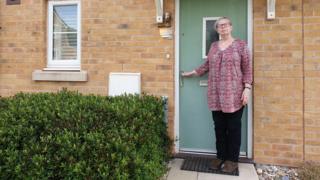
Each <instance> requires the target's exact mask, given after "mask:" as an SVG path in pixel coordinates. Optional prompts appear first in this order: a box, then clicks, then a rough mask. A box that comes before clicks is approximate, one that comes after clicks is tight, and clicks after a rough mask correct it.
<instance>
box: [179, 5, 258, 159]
mask: <svg viewBox="0 0 320 180" xmlns="http://www.w3.org/2000/svg"><path fill="white" fill-rule="evenodd" d="M247 1H248V3H247V4H248V8H247V9H248V20H247V22H248V25H247V29H248V32H247V33H248V35H247V37H248V47H249V49H250V52H252V45H253V37H252V35H253V14H252V11H253V6H252V0H247ZM179 26H180V0H175V116H174V147H175V153H179V150H180V146H179V133H180V132H179V118H180V117H179V113H180V112H179V109H180V106H179V105H180V104H179V102H180V101H179V98H180V94H179V90H180V86H179V75H180V69H179V67H180V64H179V59H180V54H179V52H180V36H179V34H180V27H179ZM252 54H253V53H251V57H252ZM252 122H253V119H252V94H251V98H250V101H249V103H248V128H247V129H248V132H247V134H248V140H247V142H248V144H247V146H248V147H247V158H252V148H253V146H252V142H253V133H252V131H253V126H252V124H253V123H252Z"/></svg>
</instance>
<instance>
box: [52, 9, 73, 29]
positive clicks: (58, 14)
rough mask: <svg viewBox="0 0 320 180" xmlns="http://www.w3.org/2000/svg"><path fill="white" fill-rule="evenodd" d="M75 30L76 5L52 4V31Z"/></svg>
mask: <svg viewBox="0 0 320 180" xmlns="http://www.w3.org/2000/svg"><path fill="white" fill-rule="evenodd" d="M76 31H77V5H56V6H53V32H76Z"/></svg>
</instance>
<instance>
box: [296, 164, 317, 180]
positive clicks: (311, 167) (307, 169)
mask: <svg viewBox="0 0 320 180" xmlns="http://www.w3.org/2000/svg"><path fill="white" fill-rule="evenodd" d="M298 174H299V178H300V179H301V180H310V179H320V164H319V163H314V162H306V163H305V164H304V165H303V166H301V167H300V168H299V171H298Z"/></svg>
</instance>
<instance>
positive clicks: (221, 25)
mask: <svg viewBox="0 0 320 180" xmlns="http://www.w3.org/2000/svg"><path fill="white" fill-rule="evenodd" d="M217 32H218V33H219V34H220V35H229V34H231V32H232V26H231V23H230V21H229V20H228V19H221V20H220V21H219V22H218V24H217Z"/></svg>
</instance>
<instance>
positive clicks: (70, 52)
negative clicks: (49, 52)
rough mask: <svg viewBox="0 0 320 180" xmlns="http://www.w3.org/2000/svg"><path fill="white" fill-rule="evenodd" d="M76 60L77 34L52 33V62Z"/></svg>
mask: <svg viewBox="0 0 320 180" xmlns="http://www.w3.org/2000/svg"><path fill="white" fill-rule="evenodd" d="M76 59H77V33H54V35H53V60H76Z"/></svg>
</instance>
